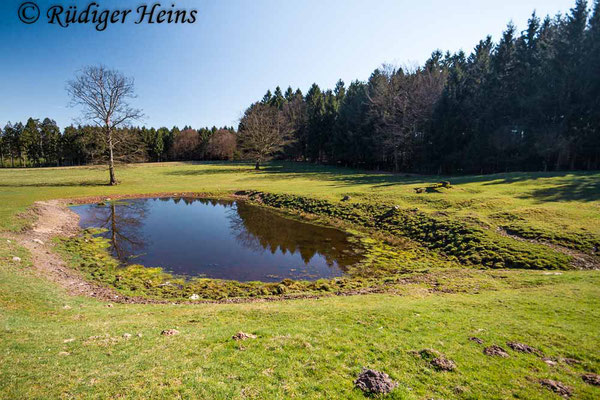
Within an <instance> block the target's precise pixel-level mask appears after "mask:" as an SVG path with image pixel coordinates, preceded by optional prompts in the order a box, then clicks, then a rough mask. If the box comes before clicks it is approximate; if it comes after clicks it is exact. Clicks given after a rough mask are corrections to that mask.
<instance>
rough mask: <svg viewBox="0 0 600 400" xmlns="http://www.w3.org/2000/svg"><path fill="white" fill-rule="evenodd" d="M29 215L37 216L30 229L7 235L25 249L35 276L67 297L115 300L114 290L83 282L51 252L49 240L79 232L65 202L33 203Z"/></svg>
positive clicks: (76, 222) (74, 215)
mask: <svg viewBox="0 0 600 400" xmlns="http://www.w3.org/2000/svg"><path fill="white" fill-rule="evenodd" d="M29 212H31V213H33V214H35V216H36V217H37V219H36V222H35V223H34V224H33V226H32V228H31V229H30V230H28V231H25V232H23V233H20V234H12V235H10V234H9V236H12V238H13V239H14V240H15V241H16V242H18V243H19V244H20V245H21V246H23V247H25V248H26V249H27V250H29V252H30V254H31V261H32V263H33V268H34V270H35V272H36V273H37V274H38V275H40V276H42V277H43V278H45V279H48V280H50V281H52V282H55V283H58V284H59V285H60V286H62V287H64V288H65V289H66V290H67V292H68V293H69V294H70V295H74V296H91V297H95V298H99V299H102V300H108V301H119V295H118V294H117V293H116V292H115V291H114V290H112V289H109V288H106V287H102V286H99V285H97V284H94V283H92V282H89V281H87V280H85V279H84V278H83V277H82V276H81V274H80V273H79V272H78V271H76V270H74V269H72V268H69V267H68V266H67V265H66V263H65V262H64V261H63V260H62V259H61V258H60V256H58V255H57V254H56V253H55V252H54V249H53V247H54V244H53V242H52V238H53V237H55V236H62V237H65V236H66V237H71V236H74V235H76V234H77V233H78V232H79V225H78V223H79V216H78V215H77V214H75V213H74V212H72V211H71V210H69V208H68V207H67V206H66V202H65V201H62V200H50V201H40V202H36V203H35V204H34V206H33V208H32V209H31V210H30V211H29Z"/></svg>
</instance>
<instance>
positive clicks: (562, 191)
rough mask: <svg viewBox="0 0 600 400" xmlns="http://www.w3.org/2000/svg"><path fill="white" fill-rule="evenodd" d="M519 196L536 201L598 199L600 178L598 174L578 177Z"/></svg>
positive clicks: (599, 195)
mask: <svg viewBox="0 0 600 400" xmlns="http://www.w3.org/2000/svg"><path fill="white" fill-rule="evenodd" d="M520 197H521V198H530V199H534V200H535V201H537V202H551V201H597V200H600V179H598V176H589V177H585V178H584V177H579V178H577V179H576V180H575V181H573V182H568V183H564V184H562V185H556V186H554V187H550V188H540V189H535V190H533V191H531V192H530V193H529V194H527V195H522V196H520Z"/></svg>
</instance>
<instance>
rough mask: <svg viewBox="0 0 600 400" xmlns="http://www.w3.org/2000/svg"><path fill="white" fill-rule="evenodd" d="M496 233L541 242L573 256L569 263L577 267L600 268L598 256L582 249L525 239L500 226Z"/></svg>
mask: <svg viewBox="0 0 600 400" xmlns="http://www.w3.org/2000/svg"><path fill="white" fill-rule="evenodd" d="M498 233H499V234H501V235H502V236H506V237H509V238H511V239H515V240H519V241H521V242H528V243H534V244H541V245H543V246H546V247H550V248H551V249H553V250H556V251H558V252H559V253H562V254H566V255H568V256H571V257H573V261H572V262H571V264H572V265H573V266H574V267H575V268H577V269H600V258H598V257H594V256H592V255H590V254H587V253H584V252H582V251H578V250H575V249H570V248H568V247H564V246H560V245H558V244H554V243H549V242H545V241H541V240H535V239H526V238H524V237H521V236H518V235H514V234H511V233H508V232H507V231H506V230H504V229H502V228H500V227H498Z"/></svg>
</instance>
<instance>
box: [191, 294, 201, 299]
mask: <svg viewBox="0 0 600 400" xmlns="http://www.w3.org/2000/svg"><path fill="white" fill-rule="evenodd" d="M199 298H200V296H198V295H197V294H196V293H194V294H193V295H191V296H190V300H198V299H199Z"/></svg>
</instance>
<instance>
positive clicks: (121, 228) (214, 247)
mask: <svg viewBox="0 0 600 400" xmlns="http://www.w3.org/2000/svg"><path fill="white" fill-rule="evenodd" d="M73 210H74V211H75V212H77V213H78V214H79V215H80V217H81V220H80V225H81V226H82V227H83V228H87V227H99V228H105V229H106V230H107V231H106V232H105V233H103V234H102V236H104V237H106V238H107V239H109V240H110V243H111V251H112V252H113V254H114V255H115V256H116V257H118V258H119V259H120V260H121V261H122V262H124V263H140V264H143V265H146V266H149V267H154V266H160V267H163V268H165V269H166V270H168V271H171V272H173V273H176V274H183V275H189V276H206V277H210V278H219V279H235V280H240V281H249V280H262V281H278V280H281V279H283V278H293V279H318V278H331V277H335V276H340V275H342V274H343V271H344V269H345V268H346V267H348V266H350V265H353V264H355V263H357V262H358V261H359V260H360V255H359V253H360V250H359V249H357V248H356V245H354V244H353V243H352V242H351V241H350V240H349V237H348V235H347V234H345V233H344V232H342V231H339V230H336V229H332V228H324V227H320V226H316V225H312V224H307V223H304V222H300V221H295V220H292V219H288V218H283V217H281V216H279V215H277V214H275V213H273V212H271V211H269V210H267V209H264V208H261V207H257V206H252V205H249V204H247V203H243V202H232V201H221V200H211V199H194V198H156V199H134V200H127V201H124V202H117V203H111V204H107V205H95V204H94V205H83V206H77V207H73Z"/></svg>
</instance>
